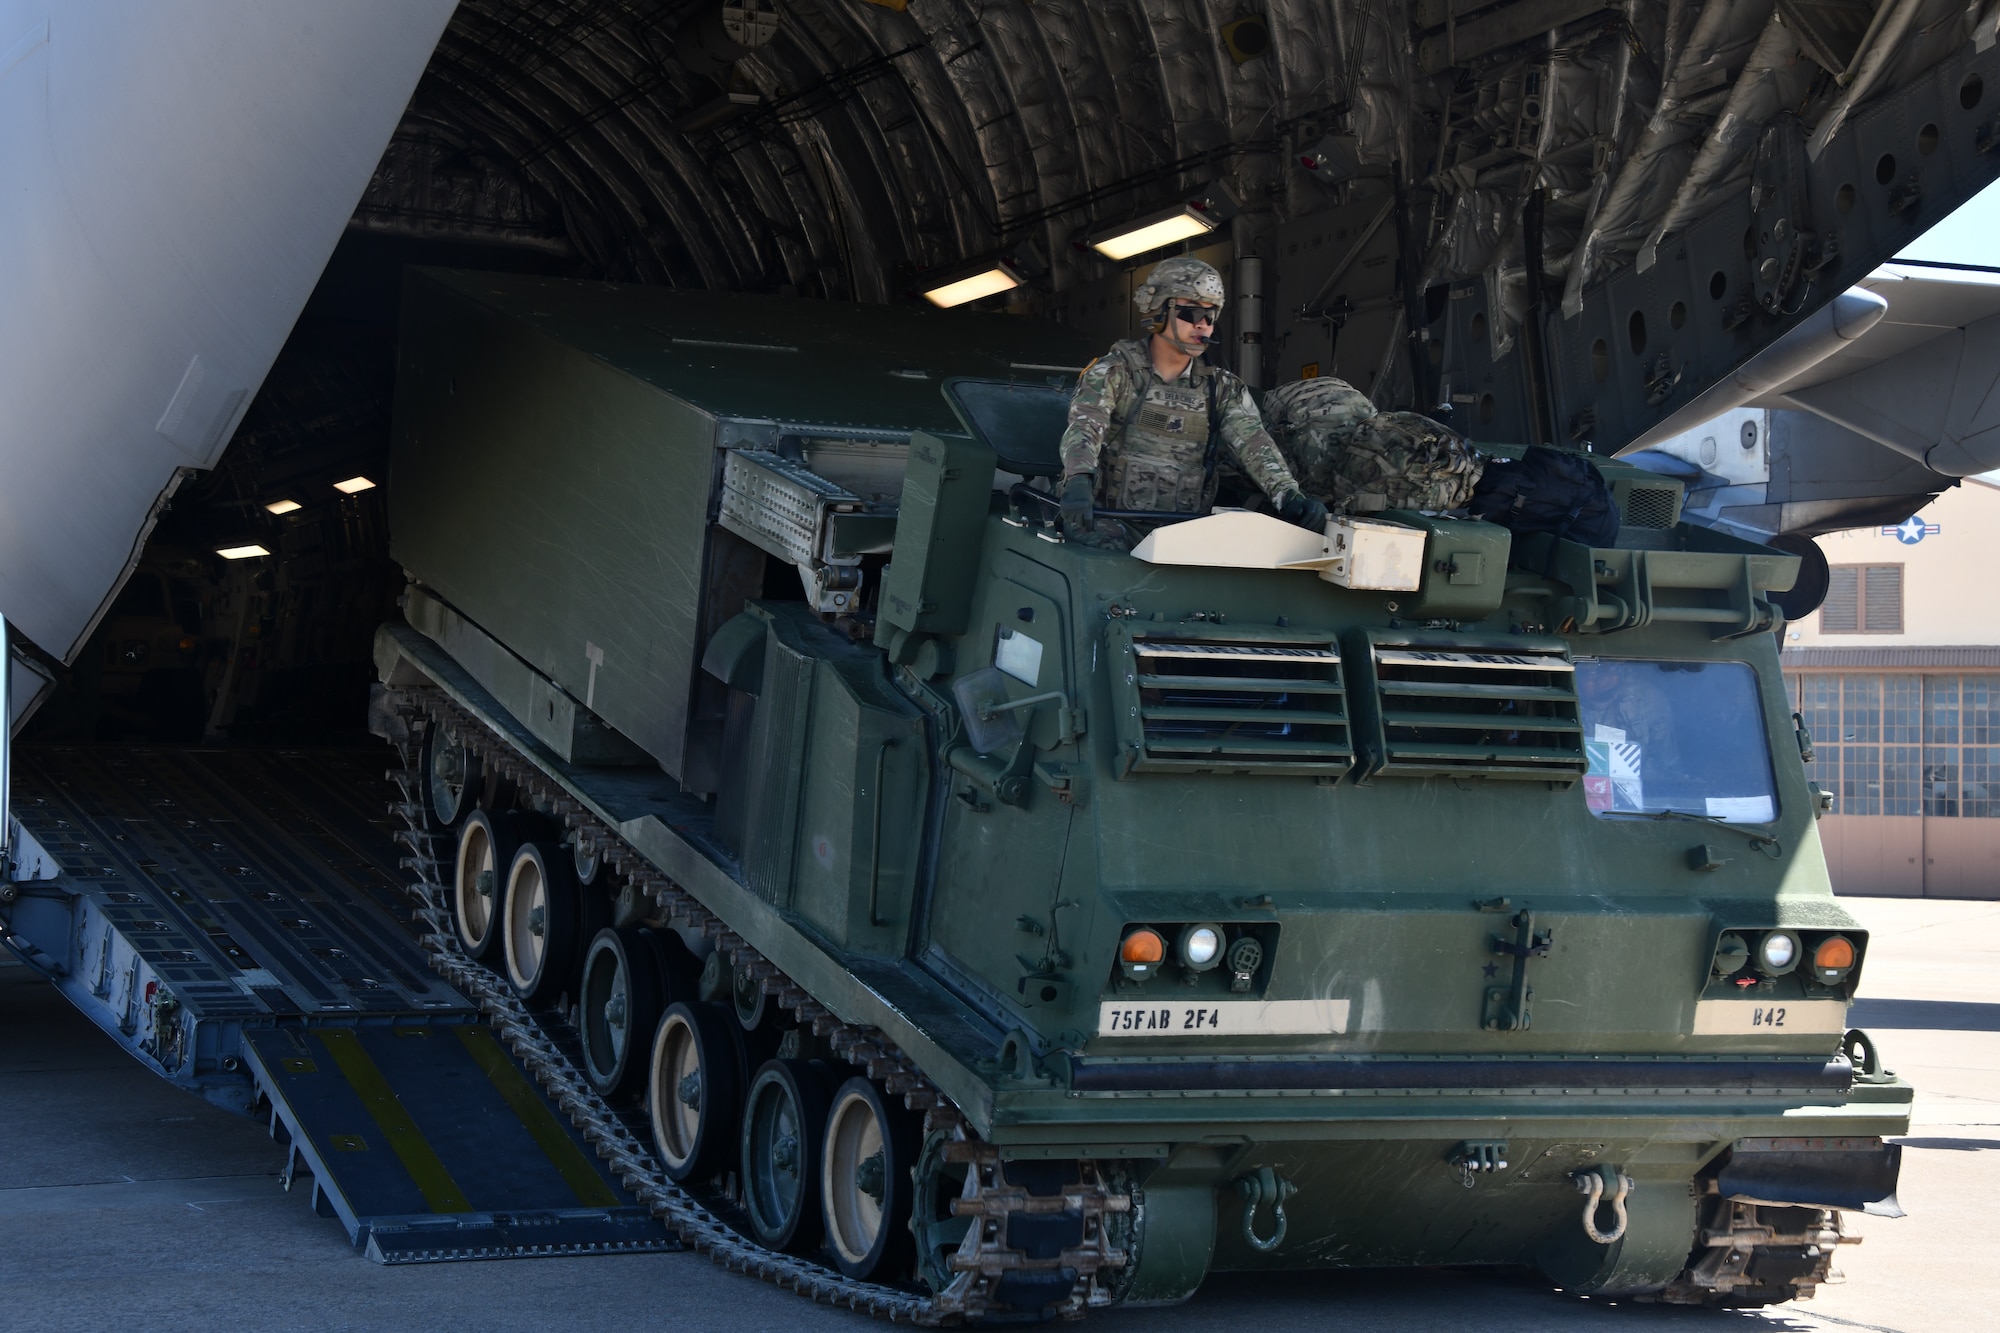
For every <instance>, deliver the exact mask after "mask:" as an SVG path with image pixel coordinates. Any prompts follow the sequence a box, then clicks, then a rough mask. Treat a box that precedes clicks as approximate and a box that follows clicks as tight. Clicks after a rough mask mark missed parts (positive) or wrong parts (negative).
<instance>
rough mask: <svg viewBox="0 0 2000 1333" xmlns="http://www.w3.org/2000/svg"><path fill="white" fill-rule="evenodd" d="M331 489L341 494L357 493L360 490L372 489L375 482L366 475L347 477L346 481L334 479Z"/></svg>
mask: <svg viewBox="0 0 2000 1333" xmlns="http://www.w3.org/2000/svg"><path fill="white" fill-rule="evenodd" d="M333 489H335V490H336V491H339V492H340V493H341V494H342V495H359V494H360V493H361V492H362V491H372V490H374V489H375V483H374V482H372V481H370V480H368V478H366V477H349V478H348V479H347V480H346V481H336V482H335V483H333Z"/></svg>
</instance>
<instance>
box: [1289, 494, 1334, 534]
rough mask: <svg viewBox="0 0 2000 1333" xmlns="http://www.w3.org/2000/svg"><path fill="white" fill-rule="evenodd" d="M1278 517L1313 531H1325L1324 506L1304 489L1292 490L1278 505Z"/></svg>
mask: <svg viewBox="0 0 2000 1333" xmlns="http://www.w3.org/2000/svg"><path fill="white" fill-rule="evenodd" d="M1278 517H1279V518H1282V519H1284V520H1285V522H1287V523H1296V524H1298V525H1299V526H1300V527H1302V528H1307V529H1309V530H1311V531H1313V532H1325V531H1326V506H1325V505H1323V504H1321V503H1320V502H1319V501H1317V500H1315V499H1313V498H1312V497H1311V496H1310V495H1307V494H1306V493H1305V492H1304V491H1293V492H1292V493H1291V494H1290V495H1288V496H1286V497H1285V502H1284V503H1283V504H1282V505H1279V506H1278Z"/></svg>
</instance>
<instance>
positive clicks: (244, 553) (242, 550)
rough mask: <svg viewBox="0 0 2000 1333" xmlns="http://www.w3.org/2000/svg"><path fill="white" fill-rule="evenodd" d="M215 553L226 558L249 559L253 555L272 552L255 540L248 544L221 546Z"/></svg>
mask: <svg viewBox="0 0 2000 1333" xmlns="http://www.w3.org/2000/svg"><path fill="white" fill-rule="evenodd" d="M215 553H216V554H217V555H219V556H221V557H222V558H223V559H224V560H248V559H250V558H251V557H252V556H258V555H269V554H271V553H270V552H269V551H267V550H265V549H264V548H263V547H261V546H259V545H257V544H256V543H255V542H252V543H250V545H248V546H224V547H220V548H218V549H217V550H216V552H215Z"/></svg>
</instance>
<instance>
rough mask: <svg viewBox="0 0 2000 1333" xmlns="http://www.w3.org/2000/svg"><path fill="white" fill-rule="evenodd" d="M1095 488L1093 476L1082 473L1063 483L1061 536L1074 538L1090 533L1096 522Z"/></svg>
mask: <svg viewBox="0 0 2000 1333" xmlns="http://www.w3.org/2000/svg"><path fill="white" fill-rule="evenodd" d="M1096 488H1097V483H1096V480H1095V479H1094V478H1091V477H1086V476H1082V475H1078V476H1074V477H1071V478H1070V479H1069V480H1068V481H1066V482H1064V483H1063V489H1062V531H1063V536H1065V537H1067V538H1070V539H1071V540H1076V539H1078V538H1081V537H1087V536H1089V535H1090V530H1091V528H1092V527H1093V526H1095V524H1096V522H1097V506H1096V503H1095V500H1094V492H1095V491H1096Z"/></svg>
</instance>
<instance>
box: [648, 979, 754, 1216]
mask: <svg viewBox="0 0 2000 1333" xmlns="http://www.w3.org/2000/svg"><path fill="white" fill-rule="evenodd" d="M735 1026H736V1019H735V1018H734V1017H733V1016H731V1015H730V1013H729V1011H728V1010H726V1009H722V1008H720V1007H718V1006H716V1005H712V1004H689V1003H686V1002H685V1001H677V1002H676V1003H674V1004H671V1005H669V1006H668V1007H667V1012H666V1016H665V1017H664V1018H662V1019H661V1020H660V1026H659V1029H658V1031H657V1032H656V1033H655V1034H654V1036H653V1060H652V1074H651V1076H650V1077H649V1079H648V1082H647V1095H646V1104H647V1109H648V1111H649V1112H650V1113H651V1115H652V1120H653V1146H654V1147H655V1148H658V1149H659V1152H660V1160H661V1161H662V1162H663V1163H665V1165H666V1168H667V1175H668V1176H669V1177H670V1178H672V1179H673V1180H676V1181H688V1180H706V1179H708V1178H709V1177H710V1176H712V1175H714V1174H715V1173H716V1172H717V1171H720V1170H721V1169H722V1168H723V1166H724V1165H725V1164H726V1163H727V1162H728V1161H729V1155H730V1150H731V1149H732V1148H734V1147H735V1146H736V1141H737V1108H738V1107H740V1106H741V1105H742V1102H741V1101H740V1100H739V1099H738V1095H737V1083H738V1079H739V1078H740V1075H739V1073H738V1071H737V1065H736V1036H735V1034H734V1033H733V1032H731V1031H730V1029H731V1028H733V1027H735Z"/></svg>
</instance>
